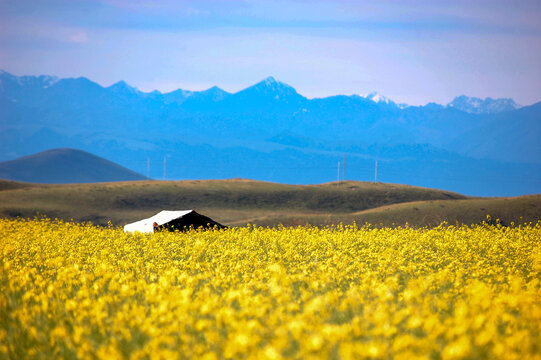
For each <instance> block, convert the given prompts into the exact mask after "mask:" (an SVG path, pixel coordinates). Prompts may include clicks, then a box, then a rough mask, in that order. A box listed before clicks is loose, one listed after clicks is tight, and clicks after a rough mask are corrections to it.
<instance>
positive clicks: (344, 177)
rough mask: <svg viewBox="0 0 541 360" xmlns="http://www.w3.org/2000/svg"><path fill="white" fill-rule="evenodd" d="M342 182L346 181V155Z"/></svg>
mask: <svg viewBox="0 0 541 360" xmlns="http://www.w3.org/2000/svg"><path fill="white" fill-rule="evenodd" d="M342 180H344V181H346V155H344V172H343V173H342Z"/></svg>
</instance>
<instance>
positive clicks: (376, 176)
mask: <svg viewBox="0 0 541 360" xmlns="http://www.w3.org/2000/svg"><path fill="white" fill-rule="evenodd" d="M377 182H378V161H377V160H376V173H375V175H374V183H377Z"/></svg>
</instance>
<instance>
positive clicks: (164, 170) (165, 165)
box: [163, 156, 167, 180]
mask: <svg viewBox="0 0 541 360" xmlns="http://www.w3.org/2000/svg"><path fill="white" fill-rule="evenodd" d="M166 170H167V158H166V157H165V156H164V157H163V179H164V180H165V178H166V177H165V175H166Z"/></svg>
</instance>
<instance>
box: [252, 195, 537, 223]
mask: <svg viewBox="0 0 541 360" xmlns="http://www.w3.org/2000/svg"><path fill="white" fill-rule="evenodd" d="M487 215H490V218H491V220H492V221H496V220H500V223H502V224H503V225H510V224H511V223H512V222H514V223H515V224H522V223H528V222H534V223H535V222H537V221H539V220H541V195H529V196H519V197H510V198H481V199H478V198H472V199H463V200H460V199H458V200H428V201H414V202H408V203H402V204H393V205H388V206H382V207H377V208H374V209H367V210H364V211H359V212H356V213H352V214H328V215H311V216H305V217H301V216H299V217H293V218H290V219H288V218H287V217H286V216H267V217H265V218H262V219H259V220H258V222H257V223H258V224H261V225H263V226H267V225H271V226H272V225H273V224H275V223H284V224H292V225H294V224H300V223H302V224H304V223H306V222H308V223H310V224H317V225H331V224H337V223H340V222H342V223H344V224H352V223H354V222H355V223H356V224H357V225H364V224H366V223H368V224H372V225H375V226H396V225H405V224H408V225H411V226H414V227H423V226H437V225H439V224H441V223H442V222H443V221H446V222H448V223H449V224H453V225H454V224H457V223H458V224H467V225H470V224H479V223H481V222H483V221H487Z"/></svg>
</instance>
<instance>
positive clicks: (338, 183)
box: [336, 161, 340, 186]
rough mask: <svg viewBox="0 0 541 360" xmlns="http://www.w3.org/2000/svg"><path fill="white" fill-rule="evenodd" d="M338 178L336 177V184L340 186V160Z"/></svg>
mask: <svg viewBox="0 0 541 360" xmlns="http://www.w3.org/2000/svg"><path fill="white" fill-rule="evenodd" d="M336 178H337V179H336V181H337V183H336V186H340V161H339V162H338V175H337V177H336Z"/></svg>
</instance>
